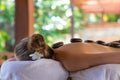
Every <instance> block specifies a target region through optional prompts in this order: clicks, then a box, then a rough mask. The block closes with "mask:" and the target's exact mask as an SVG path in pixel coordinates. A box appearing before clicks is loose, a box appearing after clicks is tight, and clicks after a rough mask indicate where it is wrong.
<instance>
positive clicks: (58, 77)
mask: <svg viewBox="0 0 120 80" xmlns="http://www.w3.org/2000/svg"><path fill="white" fill-rule="evenodd" d="M0 76H1V79H2V80H67V77H68V72H67V71H66V70H65V69H64V68H63V67H62V65H61V63H59V62H57V61H55V60H51V59H40V60H36V61H6V62H4V63H3V65H2V67H1V74H0Z"/></svg>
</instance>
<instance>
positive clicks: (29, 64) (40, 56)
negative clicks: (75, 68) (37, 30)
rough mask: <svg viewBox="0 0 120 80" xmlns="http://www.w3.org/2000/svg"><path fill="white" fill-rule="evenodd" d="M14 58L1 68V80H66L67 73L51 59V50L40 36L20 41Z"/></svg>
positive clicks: (36, 35) (58, 63) (35, 35)
mask: <svg viewBox="0 0 120 80" xmlns="http://www.w3.org/2000/svg"><path fill="white" fill-rule="evenodd" d="M14 53H15V58H14V59H9V60H7V61H6V62H4V63H3V64H2V66H1V72H0V79H1V80H66V79H67V77H68V72H67V71H66V70H65V69H64V68H63V66H62V65H61V63H60V62H58V61H55V60H53V59H52V55H53V50H52V49H51V48H50V47H49V46H48V45H47V44H46V43H45V40H44V38H43V36H42V35H40V34H33V35H32V36H31V37H27V38H24V39H22V40H21V41H20V42H19V43H18V44H17V45H16V47H15V52H14Z"/></svg>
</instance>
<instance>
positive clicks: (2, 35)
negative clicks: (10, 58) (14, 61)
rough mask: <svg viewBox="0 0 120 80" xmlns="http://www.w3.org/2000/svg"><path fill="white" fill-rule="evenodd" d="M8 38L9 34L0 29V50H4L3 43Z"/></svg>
mask: <svg viewBox="0 0 120 80" xmlns="http://www.w3.org/2000/svg"><path fill="white" fill-rule="evenodd" d="M8 39H9V35H8V34H7V33H6V32H5V31H2V30H0V51H2V52H5V51H6V49H5V46H6V45H5V44H6V41H7V40H8Z"/></svg>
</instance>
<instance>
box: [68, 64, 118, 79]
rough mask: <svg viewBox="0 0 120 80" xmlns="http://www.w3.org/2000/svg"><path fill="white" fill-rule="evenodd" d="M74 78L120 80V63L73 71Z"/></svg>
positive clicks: (71, 74)
mask: <svg viewBox="0 0 120 80" xmlns="http://www.w3.org/2000/svg"><path fill="white" fill-rule="evenodd" d="M70 76H71V77H72V80H120V64H105V65H100V66H96V67H92V68H89V69H86V70H82V71H77V72H71V73H70Z"/></svg>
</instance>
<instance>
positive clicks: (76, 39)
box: [70, 38, 120, 48]
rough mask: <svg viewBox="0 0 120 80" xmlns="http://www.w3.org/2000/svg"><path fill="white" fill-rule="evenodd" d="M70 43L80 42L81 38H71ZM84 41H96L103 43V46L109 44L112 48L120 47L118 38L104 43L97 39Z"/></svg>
mask: <svg viewBox="0 0 120 80" xmlns="http://www.w3.org/2000/svg"><path fill="white" fill-rule="evenodd" d="M70 42H71V43H75V42H82V39H80V38H72V39H71V40H70ZM84 42H86V43H97V44H100V45H104V46H109V47H114V48H120V40H118V41H113V42H110V43H105V42H104V41H101V40H98V41H93V40H85V41H84Z"/></svg>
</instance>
